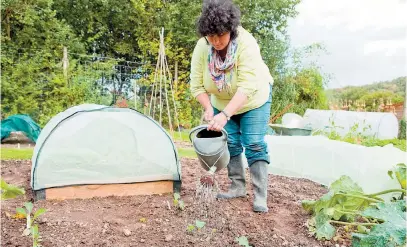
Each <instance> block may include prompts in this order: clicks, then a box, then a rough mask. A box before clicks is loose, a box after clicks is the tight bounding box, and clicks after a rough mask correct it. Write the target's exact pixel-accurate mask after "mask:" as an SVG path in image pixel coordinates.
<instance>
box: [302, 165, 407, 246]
mask: <svg viewBox="0 0 407 247" xmlns="http://www.w3.org/2000/svg"><path fill="white" fill-rule="evenodd" d="M402 169H405V165H404V164H398V165H397V166H395V168H394V169H393V170H391V171H389V175H390V176H392V175H393V174H399V175H398V178H399V179H398V181H399V183H400V186H401V189H399V188H395V189H389V190H385V191H381V192H378V193H374V194H366V193H364V192H363V190H362V188H361V187H360V186H359V185H358V184H357V183H355V182H354V181H352V179H351V178H350V177H348V176H341V177H340V178H339V179H338V180H336V181H335V182H333V183H332V184H331V186H330V188H329V192H328V193H326V194H325V195H323V196H322V197H321V198H320V199H319V200H316V201H314V200H304V201H302V206H303V208H304V209H305V210H306V211H307V212H309V213H310V214H311V215H312V217H311V219H309V220H308V222H307V224H308V228H309V231H310V232H311V233H313V234H314V235H315V236H316V238H317V239H318V240H322V239H327V240H330V239H332V238H333V237H334V236H335V235H336V228H335V225H342V226H344V228H345V230H349V231H351V232H353V233H354V235H353V239H354V240H355V244H354V246H362V247H364V246H379V247H380V246H383V247H384V246H398V243H399V242H400V241H398V240H400V237H399V236H398V235H397V236H393V235H394V234H395V233H394V231H396V232H397V233H400V232H401V233H402V232H404V233H405V229H406V228H405V215H404V214H403V212H405V202H404V201H403V200H399V201H397V200H396V201H395V202H394V201H392V202H385V201H384V200H383V199H382V198H380V195H384V194H388V193H397V192H400V193H401V197H400V199H403V196H404V195H405V192H406V190H405V187H404V188H403V184H404V185H405V175H404V178H403V176H402V175H401V173H402V172H403V170H402ZM404 171H405V170H404ZM396 172H397V173H396ZM396 176H397V175H396ZM400 202H404V204H403V205H404V207H401V206H400V205H399V203H400ZM383 215H384V216H383ZM400 215H402V216H400ZM400 217H401V219H399V220H397V222H394V221H393V220H390V218H391V219H396V218H400ZM403 220H404V222H403ZM386 222H387V223H386ZM384 223H386V224H384ZM401 223H403V224H401ZM389 224H397V226H394V227H395V229H390V228H388V225H389ZM402 227H404V228H402ZM384 228H386V229H387V228H388V231H387V232H383V231H382V229H384ZM356 233H357V234H356ZM355 234H356V235H355ZM380 234H382V235H380ZM379 235H380V236H379ZM404 235H405V234H404ZM386 236H387V237H390V239H389V240H388V241H390V242H389V243H388V244H390V245H381V243H383V244H384V243H385V242H377V243H376V242H375V245H365V243H373V242H371V241H373V239H376V240H377V241H379V240H380V241H381V240H383V239H384V238H386ZM394 237H399V238H398V240H397V241H396V242H395V243H392V242H391V241H395V240H394V239H393V238H394ZM391 239H393V240H391ZM402 240H403V239H402ZM403 241H404V242H405V238H404V240H403ZM357 243H360V245H357ZM386 244H387V243H386ZM391 244H394V245H391ZM396 244H397V245H396Z"/></svg>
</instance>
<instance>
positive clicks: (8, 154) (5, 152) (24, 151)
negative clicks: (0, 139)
mask: <svg viewBox="0 0 407 247" xmlns="http://www.w3.org/2000/svg"><path fill="white" fill-rule="evenodd" d="M33 151H34V149H33V148H21V149H17V148H3V147H2V148H1V160H30V159H31V157H32V155H33Z"/></svg>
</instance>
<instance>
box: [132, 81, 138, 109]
mask: <svg viewBox="0 0 407 247" xmlns="http://www.w3.org/2000/svg"><path fill="white" fill-rule="evenodd" d="M132 80H133V81H134V83H133V87H134V109H135V110H137V81H136V80H134V79H132Z"/></svg>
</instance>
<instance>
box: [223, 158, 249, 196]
mask: <svg viewBox="0 0 407 247" xmlns="http://www.w3.org/2000/svg"><path fill="white" fill-rule="evenodd" d="M227 167H228V177H229V179H230V180H232V184H231V185H230V187H229V191H228V192H226V193H219V194H218V195H217V198H222V199H229V198H235V197H245V196H246V180H245V169H244V165H243V160H242V154H240V155H237V156H234V157H231V158H230V162H229V164H228V166H227Z"/></svg>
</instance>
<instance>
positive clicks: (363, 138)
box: [312, 118, 407, 151]
mask: <svg viewBox="0 0 407 247" xmlns="http://www.w3.org/2000/svg"><path fill="white" fill-rule="evenodd" d="M329 123H330V125H329V126H326V127H325V128H324V129H319V130H315V131H313V132H312V135H323V136H326V137H328V138H329V139H330V140H336V141H343V142H348V143H352V144H358V145H363V146H366V147H374V146H379V147H383V146H386V145H388V144H393V145H394V146H395V147H396V148H398V149H400V150H402V151H407V148H406V140H401V139H397V138H394V139H387V140H381V139H378V138H376V137H374V136H367V135H365V134H364V133H365V131H367V130H369V129H371V126H370V125H366V124H364V122H363V124H364V125H363V127H362V130H361V131H358V129H359V124H358V123H356V124H354V125H353V126H351V128H350V129H349V132H348V133H346V135H344V136H341V135H340V134H339V132H338V130H339V129H343V127H340V126H337V125H336V124H335V121H333V120H332V118H330V119H329Z"/></svg>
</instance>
